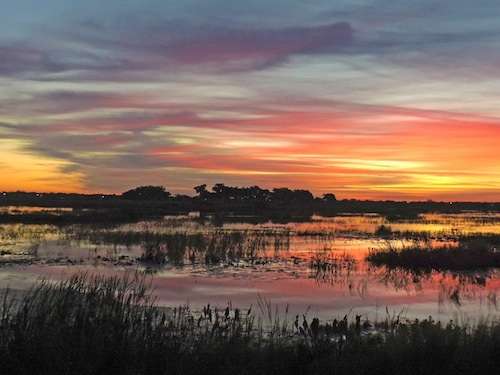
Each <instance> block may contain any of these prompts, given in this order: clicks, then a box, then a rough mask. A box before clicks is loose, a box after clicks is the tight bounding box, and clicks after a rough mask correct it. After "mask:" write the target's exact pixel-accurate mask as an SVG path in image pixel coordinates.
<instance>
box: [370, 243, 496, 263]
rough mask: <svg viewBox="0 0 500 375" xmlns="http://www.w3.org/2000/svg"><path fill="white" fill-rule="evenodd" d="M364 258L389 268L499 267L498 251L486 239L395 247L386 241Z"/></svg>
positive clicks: (405, 244) (407, 244)
mask: <svg viewBox="0 0 500 375" xmlns="http://www.w3.org/2000/svg"><path fill="white" fill-rule="evenodd" d="M366 259H367V260H368V261H369V262H371V263H372V264H375V265H386V266H388V267H390V268H394V267H404V268H409V269H427V270H431V269H435V270H452V271H462V270H474V269H481V268H490V267H500V251H498V249H496V248H495V247H493V246H492V245H491V243H490V242H488V241H487V240H485V239H478V238H474V239H465V240H463V241H462V242H460V243H459V244H458V245H444V246H435V247H433V246H431V244H430V242H428V241H413V242H410V243H405V242H401V243H400V246H398V243H396V242H394V241H391V240H387V241H385V242H383V245H382V246H381V247H379V248H378V249H372V250H371V251H370V253H369V254H368V256H367V258H366Z"/></svg>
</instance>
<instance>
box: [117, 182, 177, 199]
mask: <svg viewBox="0 0 500 375" xmlns="http://www.w3.org/2000/svg"><path fill="white" fill-rule="evenodd" d="M122 198H124V199H129V200H165V199H168V198H170V193H169V192H168V191H166V190H165V188H164V187H163V186H152V185H148V186H139V187H137V188H135V189H132V190H128V191H126V192H124V193H123V194H122Z"/></svg>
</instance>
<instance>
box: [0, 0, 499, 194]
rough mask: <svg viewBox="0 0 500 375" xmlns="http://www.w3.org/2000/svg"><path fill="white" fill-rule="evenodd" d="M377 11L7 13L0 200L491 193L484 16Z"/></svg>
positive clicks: (490, 53)
mask: <svg viewBox="0 0 500 375" xmlns="http://www.w3.org/2000/svg"><path fill="white" fill-rule="evenodd" d="M379 3H380V0H374V1H362V2H357V3H356V4H352V2H349V1H340V2H337V3H335V4H331V2H327V1H324V2H321V1H320V2H318V3H317V4H316V6H315V7H312V6H308V5H306V4H304V3H303V2H298V1H297V2H293V1H292V2H290V1H281V0H278V1H277V2H275V3H273V4H274V5H273V9H270V8H269V7H267V3H262V4H261V3H258V5H255V6H251V5H250V4H237V3H235V4H232V5H230V6H228V5H227V4H225V5H224V7H223V8H221V7H222V6H223V5H222V3H220V2H218V1H206V2H201V1H199V0H187V1H186V0H185V1H175V0H172V1H171V2H169V5H165V4H164V2H161V1H158V2H157V1H153V2H152V3H151V4H149V5H148V7H145V6H143V5H142V3H141V2H139V1H135V0H129V1H127V2H126V3H120V5H118V4H114V3H113V2H111V3H106V4H105V5H102V4H101V2H97V0H89V1H88V2H87V6H86V7H85V11H83V10H84V9H83V8H82V5H81V4H78V2H67V3H65V5H64V7H63V8H60V4H58V3H57V2H55V1H49V2H47V4H45V5H44V7H43V9H39V8H40V7H39V6H38V5H37V2H35V1H29V0H20V1H19V2H15V4H9V5H7V6H6V7H5V11H4V12H3V13H2V15H0V21H1V22H2V23H3V24H4V25H5V29H6V32H5V33H4V34H3V35H2V36H0V84H1V86H0V99H1V101H0V157H1V159H0V166H1V168H2V179H1V180H0V191H17V190H20V191H36V192H65V193H66V192H77V193H116V194H119V193H122V192H124V191H126V190H129V189H131V188H135V187H137V186H141V185H162V186H165V188H166V189H167V190H168V191H170V192H171V193H173V194H188V195H194V190H193V187H194V186H197V185H200V184H202V183H206V184H207V185H208V186H209V187H211V186H213V185H214V184H216V183H224V184H226V185H228V186H240V187H243V186H253V185H258V186H260V187H261V188H267V189H272V188H278V187H289V188H292V189H307V190H310V191H311V192H312V193H313V194H314V195H315V196H321V195H322V194H324V193H334V194H335V195H336V196H337V198H339V199H376V200H387V199H390V200H428V199H432V200H435V201H492V202H493V201H495V202H498V201H500V154H499V152H498V140H499V139H500V108H498V106H497V101H496V100H495V99H496V98H497V97H498V94H499V93H498V87H500V82H499V81H500V77H498V75H497V73H496V72H497V69H496V66H497V62H498V60H499V58H500V56H499V55H498V52H496V51H498V49H497V48H496V47H497V46H498V44H499V43H500V42H498V41H497V40H496V39H495V38H493V37H492V35H496V34H495V33H496V32H497V29H498V27H499V26H498V25H497V23H496V22H489V21H488V19H489V18H488V17H486V16H487V15H488V14H490V13H491V9H490V11H488V9H487V7H485V8H484V9H483V8H482V9H477V8H478V7H474V6H472V5H470V4H469V3H467V2H462V1H459V2H456V1H453V2H452V1H444V2H441V3H440V5H439V6H434V5H433V6H431V4H430V3H429V4H428V5H425V4H419V5H418V4H412V3H409V4H406V5H402V6H400V7H396V6H394V8H391V6H388V5H387V4H385V3H384V4H385V6H382V5H381V4H379ZM118 6H119V8H118ZM490 6H491V7H494V6H495V5H494V4H491V5H490ZM26 9H31V10H28V11H26ZM194 9H197V11H194ZM381 9H383V10H381ZM451 10H453V11H451ZM485 17H486V18H485ZM464 25H467V27H465V26H464ZM422 30H425V32H424V31H422Z"/></svg>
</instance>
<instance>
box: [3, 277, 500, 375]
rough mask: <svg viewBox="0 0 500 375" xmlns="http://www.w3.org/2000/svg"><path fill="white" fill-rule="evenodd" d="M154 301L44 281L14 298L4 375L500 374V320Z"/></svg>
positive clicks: (136, 287)
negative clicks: (326, 317)
mask: <svg viewBox="0 0 500 375" xmlns="http://www.w3.org/2000/svg"><path fill="white" fill-rule="evenodd" d="M152 293H153V290H152V288H151V279H147V278H144V277H141V276H139V275H138V274H127V275H126V276H125V277H123V278H118V277H111V278H106V277H103V276H90V275H88V274H77V275H75V276H72V277H71V278H70V279H68V280H67V281H61V282H59V283H53V282H51V281H50V280H47V279H40V280H38V281H37V282H36V283H35V284H34V285H33V287H32V288H31V290H29V291H28V292H27V293H26V294H25V295H24V296H23V297H22V298H21V299H19V298H17V299H16V298H14V297H13V296H11V295H10V294H9V293H6V294H5V295H4V297H3V298H2V300H1V301H0V303H1V305H0V308H1V311H0V369H1V370H2V374H22V373H46V374H48V373H50V374H102V373H121V374H152V373H154V374H199V373H205V374H235V373H237V374H250V373H252V374H255V373H272V374H278V373H283V374H317V373H349V374H357V373H369V372H370V373H373V371H376V372H383V373H386V374H401V373H405V374H412V373H415V374H416V373H419V374H423V373H442V374H448V373H449V374H452V373H453V374H471V373H478V374H479V373H481V374H485V373H493V372H494V371H496V370H497V369H498V366H499V365H500V358H499V357H498V352H499V350H500V325H499V323H498V322H484V321H483V322H479V323H478V324H477V325H475V326H472V325H471V326H465V327H459V326H457V325H455V324H454V323H453V322H449V323H447V324H441V323H440V322H436V321H434V320H433V319H432V318H431V317H429V318H428V319H425V320H422V321H418V320H415V321H409V320H406V319H405V318H404V317H403V316H402V315H401V314H398V315H396V314H392V315H390V314H389V312H388V311H387V316H386V318H385V319H384V320H382V321H381V322H370V321H368V320H367V319H364V320H362V317H361V316H360V315H357V316H356V319H355V321H351V320H350V319H349V317H348V315H346V316H345V317H344V318H343V319H340V320H337V319H335V320H333V321H331V322H327V323H325V324H323V323H321V322H320V321H319V319H317V318H313V319H312V320H310V319H309V318H308V317H307V312H306V313H305V314H303V315H302V316H301V317H300V316H299V315H296V316H295V319H289V318H287V314H288V310H287V309H286V310H285V316H284V317H283V314H281V313H280V312H279V311H278V309H277V308H275V307H273V306H272V304H271V302H270V300H267V299H265V298H263V297H261V296H259V302H258V308H257V309H256V310H257V311H260V317H258V318H256V316H257V315H256V314H257V313H256V312H254V311H252V308H250V309H249V310H247V311H243V310H241V309H238V308H234V307H233V306H232V305H231V304H230V303H229V304H228V305H227V307H225V308H218V307H211V306H210V305H207V306H205V307H204V308H203V309H202V311H193V310H191V309H190V308H189V306H182V307H179V308H173V309H172V308H161V307H158V306H157V305H156V299H155V297H154V296H153V294H152ZM386 310H387V309H386ZM269 323H270V324H269Z"/></svg>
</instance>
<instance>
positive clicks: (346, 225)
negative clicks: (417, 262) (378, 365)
mask: <svg viewBox="0 0 500 375" xmlns="http://www.w3.org/2000/svg"><path fill="white" fill-rule="evenodd" d="M499 220H500V218H499V217H498V216H495V215H479V214H473V213H471V214H463V215H453V216H447V215H427V216H422V217H421V218H420V219H419V220H418V221H411V222H410V221H409V222H403V223H397V224H392V223H387V222H386V221H385V219H384V218H382V217H379V216H377V215H363V216H340V217H336V218H328V219H324V218H319V217H315V218H314V221H313V222H311V223H289V224H286V225H285V224H271V223H267V224H261V225H248V224H228V225H225V226H224V229H225V230H248V229H252V230H270V229H274V230H276V229H284V228H288V229H290V230H291V231H292V233H293V235H292V236H291V241H290V249H289V252H288V253H286V254H282V256H280V257H275V256H270V257H269V258H267V259H266V260H265V261H261V262H244V261H240V262H232V263H229V262H228V263H224V264H220V265H217V266H205V265H196V264H195V265H191V264H189V265H185V266H183V267H174V266H172V265H167V266H165V267H163V268H161V269H157V268H154V267H153V268H150V269H148V270H147V272H148V273H150V274H151V276H150V277H151V278H152V285H153V286H154V288H155V290H154V294H156V295H157V296H158V303H159V304H160V305H165V306H172V307H174V306H179V305H186V304H189V305H190V307H191V308H192V309H195V310H196V309H201V308H202V307H203V306H205V305H207V304H208V303H210V304H211V306H219V307H221V308H225V307H226V306H227V305H228V304H229V303H231V304H232V306H235V307H240V308H243V309H246V308H250V307H251V306H252V308H254V309H256V308H258V307H257V306H258V304H259V299H260V300H261V301H262V300H266V301H269V302H271V305H272V306H273V313H277V314H279V316H280V317H282V318H284V317H285V315H286V316H288V318H290V319H292V317H293V316H295V314H306V313H307V314H308V316H309V317H311V318H312V317H313V316H318V317H319V318H320V319H321V320H323V321H327V320H333V319H334V318H342V317H343V316H344V315H345V314H349V315H350V316H351V317H354V315H356V314H361V315H363V317H364V318H365V317H367V318H369V319H371V320H375V319H383V318H385V317H386V316H387V314H389V315H391V316H392V315H401V316H402V317H407V318H409V319H413V318H425V317H428V316H432V317H433V318H434V319H435V320H441V321H443V322H447V321H449V320H450V319H453V320H454V321H455V322H461V323H469V322H477V321H478V320H479V319H489V320H499V319H500V302H499V303H498V304H497V295H498V292H499V289H500V274H499V272H498V270H489V271H484V272H481V273H473V274H452V273H445V274H443V273H437V272H436V273H433V274H431V275H414V274H411V273H407V272H402V271H399V272H396V271H388V270H386V269H384V268H378V269H377V268H374V267H372V266H370V265H369V264H367V263H366V262H365V261H364V258H365V256H366V255H367V253H368V251H369V249H371V248H376V247H379V246H384V240H383V239H380V238H377V237H376V236H374V235H373V233H374V232H375V231H376V229H377V228H378V227H379V226H380V225H382V224H383V225H386V226H389V227H390V228H391V229H392V230H393V231H400V232H404V231H414V232H427V233H429V235H430V236H431V237H435V238H441V237H445V236H452V235H456V234H457V233H484V234H487V233H496V234H498V233H500V226H499V223H498V222H499ZM118 229H120V230H125V229H126V230H135V231H141V230H150V231H172V230H173V231H175V230H183V231H186V230H188V231H190V232H196V231H200V230H203V231H209V230H212V229H213V228H211V227H209V226H206V225H200V224H198V223H196V222H192V221H189V220H185V221H184V222H182V223H180V222H175V223H174V224H173V222H163V223H140V224H138V225H128V226H123V227H121V228H118ZM9 230H10V232H9ZM20 231H21V232H22V234H19V232H20ZM0 233H2V237H1V243H0V252H2V253H3V255H1V256H0V258H1V259H2V261H3V263H2V264H3V265H2V266H0V288H5V287H7V286H9V287H10V288H13V289H19V290H23V289H27V288H29V287H30V286H31V284H32V283H33V281H34V280H36V279H37V278H38V277H50V278H51V280H54V281H58V280H61V279H64V278H67V277H68V276H70V275H71V274H73V273H75V272H81V271H84V272H88V273H99V274H105V275H109V276H112V275H117V274H118V275H121V274H124V273H126V272H136V271H139V272H144V271H145V267H144V265H143V264H141V263H139V262H138V261H137V258H138V257H139V256H140V252H141V250H140V248H139V246H130V247H127V246H125V245H120V244H117V245H104V244H96V243H89V242H88V241H77V240H75V239H68V238H62V237H61V235H60V233H58V232H57V230H56V229H54V228H51V227H50V226H44V227H41V226H31V227H30V226H23V227H22V228H19V227H18V228H17V230H14V229H13V228H12V227H7V226H3V227H2V231H1V232H0ZM16 233H17V235H16ZM40 233H42V234H40ZM9 259H10V260H11V262H9ZM318 259H320V260H323V261H327V264H329V265H330V267H328V268H327V269H321V267H320V268H315V267H312V268H311V262H313V263H314V262H315V261H316V260H318Z"/></svg>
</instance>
